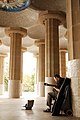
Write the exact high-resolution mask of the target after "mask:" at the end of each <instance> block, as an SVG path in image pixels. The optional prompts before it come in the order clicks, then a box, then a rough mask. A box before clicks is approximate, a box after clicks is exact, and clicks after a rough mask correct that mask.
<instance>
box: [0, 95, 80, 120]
mask: <svg viewBox="0 0 80 120" xmlns="http://www.w3.org/2000/svg"><path fill="white" fill-rule="evenodd" d="M32 98H33V99H34V101H35V102H34V106H33V108H32V110H24V109H23V107H22V106H23V105H24V104H25V103H26V102H27V100H28V99H32ZM45 103H46V101H45V99H44V97H34V94H33V93H30V94H27V93H26V94H23V96H22V97H21V98H20V99H10V98H8V97H7V96H6V97H5V96H0V120H80V118H76V117H72V116H52V115H51V113H44V112H43V109H45V108H46V105H45Z"/></svg>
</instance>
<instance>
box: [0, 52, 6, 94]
mask: <svg viewBox="0 0 80 120" xmlns="http://www.w3.org/2000/svg"><path fill="white" fill-rule="evenodd" d="M5 56H7V54H0V95H2V94H3V92H4V79H3V74H4V58H5Z"/></svg>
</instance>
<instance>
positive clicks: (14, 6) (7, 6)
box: [0, 0, 31, 12]
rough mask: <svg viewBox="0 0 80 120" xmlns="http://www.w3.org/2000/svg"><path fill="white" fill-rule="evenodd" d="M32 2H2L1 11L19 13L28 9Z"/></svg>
mask: <svg viewBox="0 0 80 120" xmlns="http://www.w3.org/2000/svg"><path fill="white" fill-rule="evenodd" d="M30 4H31V0H0V10H3V11H7V12H18V11H21V10H24V9H26V8H27V7H28V6H29V5H30Z"/></svg>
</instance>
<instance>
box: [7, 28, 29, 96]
mask: <svg viewBox="0 0 80 120" xmlns="http://www.w3.org/2000/svg"><path fill="white" fill-rule="evenodd" d="M5 32H6V34H8V35H9V36H10V37H11V40H10V72H9V73H10V74H9V85H8V87H9V98H19V97H20V86H21V75H20V74H21V47H22V46H21V45H22V37H24V36H26V35H27V31H26V30H25V29H23V28H14V27H13V28H6V30H5Z"/></svg>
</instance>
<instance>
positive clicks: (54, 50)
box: [39, 11, 65, 94]
mask: <svg viewBox="0 0 80 120" xmlns="http://www.w3.org/2000/svg"><path fill="white" fill-rule="evenodd" d="M39 17H40V21H41V22H42V23H43V24H44V25H45V82H47V83H50V84H53V83H54V81H53V76H54V74H56V73H57V74H59V30H58V27H59V25H60V24H62V23H63V24H64V21H65V15H64V14H63V13H62V12H51V11H47V12H43V13H41V14H40V16H39ZM51 89H52V87H45V93H46V94H47V92H49V91H51Z"/></svg>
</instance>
